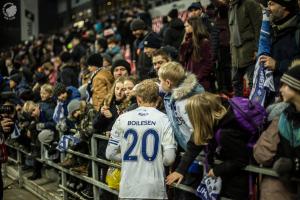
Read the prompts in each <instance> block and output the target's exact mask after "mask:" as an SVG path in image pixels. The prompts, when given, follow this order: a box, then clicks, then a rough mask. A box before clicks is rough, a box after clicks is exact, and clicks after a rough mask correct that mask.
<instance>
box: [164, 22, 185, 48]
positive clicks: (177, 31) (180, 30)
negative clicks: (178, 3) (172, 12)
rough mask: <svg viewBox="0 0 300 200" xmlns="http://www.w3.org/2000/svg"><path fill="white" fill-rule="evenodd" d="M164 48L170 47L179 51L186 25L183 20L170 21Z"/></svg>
mask: <svg viewBox="0 0 300 200" xmlns="http://www.w3.org/2000/svg"><path fill="white" fill-rule="evenodd" d="M163 36H164V41H163V44H164V46H166V45H170V46H173V47H175V48H176V49H179V47H180V44H181V42H182V40H183V36H184V24H183V22H182V21H181V19H179V18H177V19H173V20H172V21H170V23H169V26H168V28H167V29H166V31H165V34H164V35H163Z"/></svg>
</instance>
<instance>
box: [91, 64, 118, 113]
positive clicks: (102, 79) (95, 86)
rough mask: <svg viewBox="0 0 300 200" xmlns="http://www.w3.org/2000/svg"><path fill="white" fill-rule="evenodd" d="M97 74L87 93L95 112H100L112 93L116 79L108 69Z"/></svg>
mask: <svg viewBox="0 0 300 200" xmlns="http://www.w3.org/2000/svg"><path fill="white" fill-rule="evenodd" d="M95 73H96V74H95V75H94V76H92V78H91V80H90V81H89V83H88V86H87V91H88V93H89V97H91V98H92V104H93V106H94V108H95V110H96V111H99V109H100V105H102V104H103V101H104V99H105V97H106V95H107V94H108V93H109V92H110V89H111V87H112V84H113V82H114V77H113V75H112V74H111V72H110V71H109V70H107V69H99V71H97V72H95Z"/></svg>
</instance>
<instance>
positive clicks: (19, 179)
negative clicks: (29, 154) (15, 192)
mask: <svg viewBox="0 0 300 200" xmlns="http://www.w3.org/2000/svg"><path fill="white" fill-rule="evenodd" d="M16 150H17V169H18V172H17V173H18V182H19V187H20V188H22V187H23V173H22V155H21V152H20V151H19V149H16Z"/></svg>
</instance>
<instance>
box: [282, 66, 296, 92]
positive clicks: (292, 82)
mask: <svg viewBox="0 0 300 200" xmlns="http://www.w3.org/2000/svg"><path fill="white" fill-rule="evenodd" d="M281 82H283V83H285V84H287V85H288V86H289V87H291V88H293V89H295V90H297V91H299V92H300V60H299V61H296V63H295V64H292V66H291V69H289V70H288V71H287V72H286V73H284V74H283V76H282V77H281Z"/></svg>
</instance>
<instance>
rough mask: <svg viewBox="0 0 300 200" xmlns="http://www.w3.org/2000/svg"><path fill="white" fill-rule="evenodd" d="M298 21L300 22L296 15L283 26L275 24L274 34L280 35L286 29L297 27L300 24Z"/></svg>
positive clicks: (273, 26)
mask: <svg viewBox="0 0 300 200" xmlns="http://www.w3.org/2000/svg"><path fill="white" fill-rule="evenodd" d="M298 21H299V19H298V16H297V15H294V16H293V17H291V18H290V19H289V20H287V21H286V22H284V23H282V24H279V25H275V24H273V25H272V28H273V30H274V32H277V33H278V32H281V31H283V30H285V29H289V28H294V27H297V24H298V23H299V22H298Z"/></svg>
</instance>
